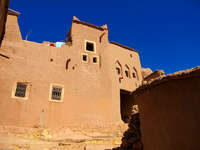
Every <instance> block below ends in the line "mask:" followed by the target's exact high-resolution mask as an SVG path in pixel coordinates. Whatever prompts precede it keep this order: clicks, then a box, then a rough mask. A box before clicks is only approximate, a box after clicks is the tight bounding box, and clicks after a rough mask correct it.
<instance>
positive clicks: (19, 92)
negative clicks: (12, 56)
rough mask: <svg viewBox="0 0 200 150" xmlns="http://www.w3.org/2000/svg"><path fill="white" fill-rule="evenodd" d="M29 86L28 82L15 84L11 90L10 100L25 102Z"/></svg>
mask: <svg viewBox="0 0 200 150" xmlns="http://www.w3.org/2000/svg"><path fill="white" fill-rule="evenodd" d="M29 90H30V84H29V83H28V82H15V84H14V86H13V89H12V98H16V99H24V100H27V99H28V96H29Z"/></svg>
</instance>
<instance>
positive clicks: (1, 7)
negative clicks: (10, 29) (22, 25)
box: [0, 0, 9, 47]
mask: <svg viewBox="0 0 200 150" xmlns="http://www.w3.org/2000/svg"><path fill="white" fill-rule="evenodd" d="M8 5H9V0H0V47H1V42H2V40H3V37H4V33H5V24H6V18H7V12H8Z"/></svg>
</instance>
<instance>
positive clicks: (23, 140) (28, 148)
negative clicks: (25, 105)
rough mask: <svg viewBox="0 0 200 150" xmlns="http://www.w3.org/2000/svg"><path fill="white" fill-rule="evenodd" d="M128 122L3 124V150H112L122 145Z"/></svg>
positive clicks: (0, 134)
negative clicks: (51, 125)
mask: <svg viewBox="0 0 200 150" xmlns="http://www.w3.org/2000/svg"><path fill="white" fill-rule="evenodd" d="M126 129H127V125H125V124H124V125H112V126H109V127H83V126H78V127H75V126H74V127H67V128H66V127H65V128H64V127H63V128H58V129H46V128H20V127H14V126H0V150H110V149H112V148H115V147H119V146H120V144H121V137H122V135H123V132H124V131H125V130H126Z"/></svg>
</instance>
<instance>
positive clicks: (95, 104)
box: [0, 15, 142, 127]
mask: <svg viewBox="0 0 200 150" xmlns="http://www.w3.org/2000/svg"><path fill="white" fill-rule="evenodd" d="M6 26H7V28H6V34H5V39H4V41H3V43H2V49H1V52H2V53H3V54H4V55H6V56H9V58H10V59H6V58H4V57H0V63H1V65H0V85H1V86H0V91H1V93H0V97H1V98H0V113H1V114H5V115H3V116H2V117H1V118H0V124H2V125H17V126H28V127H33V126H38V125H42V126H45V127H61V126H67V125H72V124H76V125H80V124H82V125H83V124H89V125H106V124H110V123H121V122H122V121H121V114H120V89H121V88H122V89H125V90H128V91H132V90H134V89H135V88H136V84H135V82H136V79H133V78H132V79H131V78H124V79H123V82H122V83H119V79H118V75H117V74H116V68H115V61H116V60H120V62H121V63H122V65H123V67H124V65H125V64H128V65H129V66H131V67H135V68H137V70H138V77H139V79H137V84H138V83H140V82H141V81H140V80H141V79H142V77H141V73H140V69H141V66H140V62H139V55H138V54H137V52H135V51H130V50H127V49H124V48H121V47H120V48H119V47H118V46H115V45H112V44H110V43H109V42H108V39H107V37H108V33H107V31H102V30H97V29H94V28H91V27H88V26H85V25H82V24H76V23H72V28H71V37H72V46H67V45H64V46H62V48H56V47H50V46H47V44H42V43H35V42H29V41H24V40H21V34H20V31H19V27H18V24H17V16H14V15H9V16H8V22H7V24H6ZM103 32H106V33H105V36H103V38H102V40H101V42H100V41H99V37H100V36H101V35H102V34H103ZM85 40H89V41H93V42H95V43H96V52H88V51H85V48H84V46H85ZM83 53H84V54H87V55H88V62H87V63H86V62H83V61H82V54H83ZM130 54H132V55H133V56H132V57H130ZM94 56H97V57H99V63H97V64H94V63H93V62H92V58H93V57H94ZM68 59H70V60H71V61H70V62H69V65H68V69H67V70H66V62H67V60H68ZM129 59H131V61H130V60H129ZM51 60H52V61H51ZM123 74H124V72H123ZM16 82H28V83H29V85H30V89H29V96H28V99H27V100H23V99H16V98H13V97H12V90H13V88H14V87H15V86H16ZM51 84H59V85H62V86H63V87H64V97H63V101H62V102H52V101H49V100H50V99H49V97H50V96H49V94H50V86H51Z"/></svg>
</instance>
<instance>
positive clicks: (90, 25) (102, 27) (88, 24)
mask: <svg viewBox="0 0 200 150" xmlns="http://www.w3.org/2000/svg"><path fill="white" fill-rule="evenodd" d="M72 22H73V23H77V24H82V25H86V26H88V27H92V28H95V29H98V30H101V31H104V30H108V28H107V25H103V26H97V25H94V24H91V23H88V22H85V21H81V20H79V19H78V18H76V17H75V16H74V17H73V20H72Z"/></svg>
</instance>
